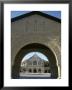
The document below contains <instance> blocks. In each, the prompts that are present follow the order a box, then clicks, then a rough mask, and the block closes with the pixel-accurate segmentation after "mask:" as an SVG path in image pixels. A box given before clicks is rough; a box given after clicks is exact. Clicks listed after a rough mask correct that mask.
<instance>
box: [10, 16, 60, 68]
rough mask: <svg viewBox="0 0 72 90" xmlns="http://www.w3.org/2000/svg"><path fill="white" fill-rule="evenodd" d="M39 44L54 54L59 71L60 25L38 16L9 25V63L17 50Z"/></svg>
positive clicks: (12, 61)
mask: <svg viewBox="0 0 72 90" xmlns="http://www.w3.org/2000/svg"><path fill="white" fill-rule="evenodd" d="M30 43H40V44H43V45H45V46H47V47H49V48H50V49H51V50H52V51H53V53H54V54H55V57H56V60H57V65H59V67H60V69H61V24H60V23H58V22H56V21H53V20H51V19H47V18H45V17H42V16H40V15H32V16H29V17H26V18H23V19H21V20H18V21H15V22H12V24H11V45H12V46H11V63H12V66H13V64H14V60H15V56H16V55H17V53H18V52H19V50H20V49H21V48H22V47H24V46H26V45H28V44H30Z"/></svg>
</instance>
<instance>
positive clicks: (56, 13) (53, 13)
mask: <svg viewBox="0 0 72 90" xmlns="http://www.w3.org/2000/svg"><path fill="white" fill-rule="evenodd" d="M29 12H30V11H11V18H14V17H17V16H20V15H22V14H26V13H29ZM42 12H43V13H46V14H49V15H51V16H54V17H56V18H59V19H61V12H60V11H42ZM35 53H36V54H37V55H38V56H39V57H40V58H42V59H45V60H46V61H47V60H48V59H47V57H46V56H45V55H43V54H42V53H40V52H31V53H28V54H27V55H26V56H25V57H24V58H23V59H22V61H24V60H26V59H28V58H30V57H32V56H33V55H34V54H35Z"/></svg>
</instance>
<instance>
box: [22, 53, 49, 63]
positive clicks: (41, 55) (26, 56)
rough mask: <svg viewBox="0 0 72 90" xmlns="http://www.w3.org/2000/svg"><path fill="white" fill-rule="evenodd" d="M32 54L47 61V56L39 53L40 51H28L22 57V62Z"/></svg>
mask: <svg viewBox="0 0 72 90" xmlns="http://www.w3.org/2000/svg"><path fill="white" fill-rule="evenodd" d="M34 54H36V55H38V56H39V57H40V58H41V59H44V60H45V61H48V58H47V57H46V56H45V55H44V54H42V53H40V52H30V53H28V54H26V55H25V57H23V59H22V62H23V61H24V60H27V59H29V58H30V57H32V56H33V55H34Z"/></svg>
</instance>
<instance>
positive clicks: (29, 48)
mask: <svg viewBox="0 0 72 90" xmlns="http://www.w3.org/2000/svg"><path fill="white" fill-rule="evenodd" d="M37 51H38V52H41V53H43V54H44V55H45V56H46V57H47V58H48V59H49V64H50V72H51V78H53V79H56V78H58V67H57V64H56V58H55V55H54V53H53V52H52V51H51V50H50V48H48V47H47V46H45V45H42V44H39V43H32V44H28V45H26V46H25V47H23V48H21V49H20V51H19V52H18V53H17V55H16V57H15V60H14V65H13V67H12V78H14V79H16V78H19V72H20V64H21V61H22V58H23V57H24V56H25V55H26V54H27V53H29V52H37ZM35 71H36V70H34V72H35ZM36 72H37V71H36Z"/></svg>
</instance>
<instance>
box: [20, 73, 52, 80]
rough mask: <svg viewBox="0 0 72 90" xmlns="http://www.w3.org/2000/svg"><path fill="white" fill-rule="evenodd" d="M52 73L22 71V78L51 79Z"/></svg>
mask: <svg viewBox="0 0 72 90" xmlns="http://www.w3.org/2000/svg"><path fill="white" fill-rule="evenodd" d="M50 77H51V73H46V74H45V73H29V74H28V73H20V79H49V78H50Z"/></svg>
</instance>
